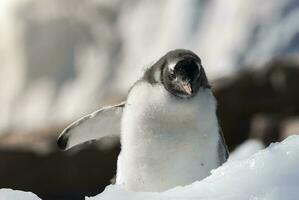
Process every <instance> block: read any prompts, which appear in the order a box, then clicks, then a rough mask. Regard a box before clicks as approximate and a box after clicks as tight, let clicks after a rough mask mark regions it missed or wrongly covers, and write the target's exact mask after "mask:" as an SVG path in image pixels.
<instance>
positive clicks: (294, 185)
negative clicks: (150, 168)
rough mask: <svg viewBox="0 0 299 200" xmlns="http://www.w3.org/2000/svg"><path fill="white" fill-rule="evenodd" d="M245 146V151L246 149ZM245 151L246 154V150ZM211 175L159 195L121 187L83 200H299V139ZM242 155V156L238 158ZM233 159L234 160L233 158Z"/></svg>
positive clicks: (249, 145) (237, 160)
mask: <svg viewBox="0 0 299 200" xmlns="http://www.w3.org/2000/svg"><path fill="white" fill-rule="evenodd" d="M246 146H247V147H246ZM260 147H261V146H260V145H259V144H258V143H256V142H254V141H251V142H250V143H245V146H243V147H241V149H239V150H240V151H241V152H242V151H243V152H252V151H250V149H251V150H252V149H255V150H257V149H258V148H260ZM246 149H247V150H248V151H247V150H246ZM240 151H239V152H238V150H237V152H236V153H235V154H234V156H236V157H235V158H233V159H231V160H229V161H228V162H227V163H225V164H224V165H223V166H221V167H219V168H217V169H215V170H213V171H212V175H211V176H209V177H207V178H206V179H204V180H202V181H200V182H194V183H193V184H191V185H188V186H185V187H181V186H180V187H176V188H174V189H171V190H168V191H165V192H162V193H155V192H150V193H142V192H137V193H136V192H129V191H125V190H123V189H121V186H113V185H110V186H108V187H107V188H106V189H105V191H104V192H103V193H101V194H99V195H97V196H95V197H86V200H102V199H105V200H109V199H113V200H114V199H122V200H126V199H130V200H137V199H143V200H147V199H151V200H155V199H159V200H163V199H167V200H172V199H182V200H183V199H188V200H189V199H205V200H206V199H208V200H209V199H221V200H225V199H229V200H231V199H250V200H279V199H284V200H293V199H298V198H299V191H298V187H299V182H298V180H299V171H298V168H299V162H298V160H299V136H290V137H289V138H287V139H286V140H284V141H283V142H281V143H274V144H271V145H270V146H269V147H268V148H266V149H264V150H260V151H258V152H256V153H255V154H253V155H252V156H250V157H249V158H247V159H242V158H241V157H242V156H240V157H237V153H240ZM239 155H243V156H244V155H245V154H239ZM234 156H233V157H234Z"/></svg>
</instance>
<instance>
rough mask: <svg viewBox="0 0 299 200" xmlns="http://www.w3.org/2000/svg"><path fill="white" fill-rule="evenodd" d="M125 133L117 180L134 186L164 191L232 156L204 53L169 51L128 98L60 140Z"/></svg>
mask: <svg viewBox="0 0 299 200" xmlns="http://www.w3.org/2000/svg"><path fill="white" fill-rule="evenodd" d="M119 132H120V133H121V153H120V155H119V157H118V166H117V175H116V184H118V185H121V186H122V187H124V188H125V189H127V190H131V191H163V190H167V189H169V188H172V187H175V186H179V185H187V184H190V183H192V182H194V181H199V180H201V179H203V178H205V177H207V176H209V174H210V171H211V170H212V169H215V168H217V167H218V166H220V165H221V164H222V163H224V162H225V161H226V160H227V158H228V151H227V147H226V145H225V141H224V138H223V135H222V132H221V128H220V127H219V123H218V119H217V116H216V100H215V97H214V95H213V93H212V91H211V89H210V86H209V83H208V79H207V77H206V74H205V71H204V68H203V66H202V64H201V60H200V58H199V57H198V56H197V55H196V54H194V53H193V52H191V51H189V50H181V49H179V50H174V51H170V52H168V53H167V54H166V55H164V56H163V57H162V58H160V60H158V61H157V62H156V63H155V64H154V65H152V66H151V67H150V68H149V69H148V70H147V71H146V72H145V73H144V75H143V77H142V78H141V79H140V80H139V81H137V82H136V83H135V84H134V85H133V86H132V87H131V89H130V91H129V94H128V97H127V101H126V102H124V103H121V104H118V105H115V106H111V107H105V108H102V109H100V110H98V111H96V112H94V113H92V114H90V115H88V116H86V117H83V118H82V119H79V120H78V121H76V122H74V123H73V124H71V125H70V126H69V127H67V128H66V129H65V130H64V131H63V132H62V133H61V135H60V136H59V139H58V146H59V147H60V148H62V149H68V148H70V147H72V146H75V145H77V144H80V143H82V142H86V141H89V140H95V139H99V138H102V137H104V136H106V135H112V134H119Z"/></svg>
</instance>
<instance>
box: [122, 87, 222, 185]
mask: <svg viewBox="0 0 299 200" xmlns="http://www.w3.org/2000/svg"><path fill="white" fill-rule="evenodd" d="M121 131H122V133H121V134H122V135H121V143H122V151H121V157H120V158H119V162H118V172H117V184H123V185H124V187H125V188H127V189H129V190H135V191H136V190H137V191H138V190H141V191H162V190H165V189H168V188H171V187H174V186H177V185H185V184H189V183H192V182H193V181H195V180H200V179H202V178H204V177H206V176H208V175H209V173H210V170H211V169H213V168H216V167H217V166H218V156H217V144H218V137H219V135H218V122H217V118H216V115H215V100H214V97H213V95H212V93H211V92H210V91H209V90H200V91H199V93H198V95H197V96H195V97H193V98H190V99H177V98H174V97H172V96H171V94H169V93H168V92H167V91H166V90H165V89H164V88H163V86H161V85H156V86H154V87H153V86H151V85H149V84H146V83H142V82H141V83H138V84H137V85H135V87H134V88H133V89H132V91H131V92H130V95H129V97H128V100H127V105H126V108H125V111H124V114H123V119H122V130H121Z"/></svg>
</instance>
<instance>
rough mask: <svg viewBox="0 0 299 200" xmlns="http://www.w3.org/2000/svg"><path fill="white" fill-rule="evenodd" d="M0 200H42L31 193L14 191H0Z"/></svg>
mask: <svg viewBox="0 0 299 200" xmlns="http://www.w3.org/2000/svg"><path fill="white" fill-rule="evenodd" d="M0 200H41V199H40V198H38V196H36V195H35V194H33V193H31V192H23V191H19V190H12V189H0Z"/></svg>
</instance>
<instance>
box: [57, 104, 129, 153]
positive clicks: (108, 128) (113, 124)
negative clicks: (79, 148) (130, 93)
mask: <svg viewBox="0 0 299 200" xmlns="http://www.w3.org/2000/svg"><path fill="white" fill-rule="evenodd" d="M124 107H125V102H122V103H120V104H117V105H113V106H107V107H103V108H101V109H99V110H97V111H95V112H93V113H91V114H89V115H86V116H85V117H82V118H80V119H78V120H77V121H75V122H73V123H72V124H70V125H69V126H68V127H67V128H65V129H64V130H63V131H62V133H61V134H60V135H59V137H58V140H57V145H58V147H59V148H60V149H62V150H67V149H70V148H71V147H73V146H76V145H78V144H81V143H83V142H87V141H91V140H97V139H100V138H103V137H105V136H109V135H116V136H118V135H120V124H121V116H122V113H123V108H124Z"/></svg>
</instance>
